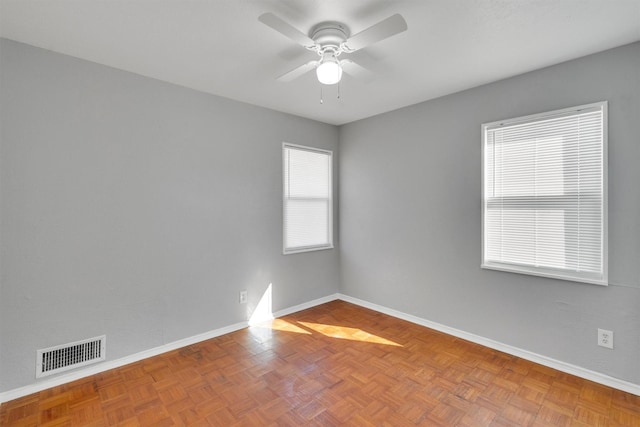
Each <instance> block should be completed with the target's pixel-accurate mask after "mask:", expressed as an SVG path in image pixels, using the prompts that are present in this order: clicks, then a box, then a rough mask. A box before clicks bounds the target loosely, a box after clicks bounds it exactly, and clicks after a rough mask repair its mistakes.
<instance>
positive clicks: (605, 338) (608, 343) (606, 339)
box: [598, 329, 613, 350]
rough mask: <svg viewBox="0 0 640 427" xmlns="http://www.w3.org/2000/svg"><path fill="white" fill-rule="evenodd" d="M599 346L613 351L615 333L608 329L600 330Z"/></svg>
mask: <svg viewBox="0 0 640 427" xmlns="http://www.w3.org/2000/svg"><path fill="white" fill-rule="evenodd" d="M598 345H599V346H600V347H606V348H610V349H611V350H613V332H612V331H607V330H606V329H598Z"/></svg>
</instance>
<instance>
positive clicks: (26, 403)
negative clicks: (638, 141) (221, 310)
mask: <svg viewBox="0 0 640 427" xmlns="http://www.w3.org/2000/svg"><path fill="white" fill-rule="evenodd" d="M0 423H1V424H2V425H3V426H36V425H41V426H108V425H121V426H173V425H176V426H184V425H189V426H224V427H227V426H302V425H311V426H338V425H351V426H400V427H401V426H415V425H420V426H607V425H610V426H636V427H637V426H640V397H638V396H634V395H632V394H628V393H624V392H621V391H618V390H614V389H611V388H608V387H604V386H602V385H599V384H596V383H593V382H590V381H587V380H583V379H580V378H577V377H574V376H571V375H567V374H564V373H562V372H559V371H555V370H553V369H549V368H547V367H544V366H540V365H537V364H535V363H531V362H528V361H525V360H522V359H519V358H517V357H513V356H509V355H507V354H504V353H501V352H498V351H495V350H491V349H488V348H486V347H482V346H480V345H476V344H472V343H469V342H467V341H463V340H460V339H457V338H454V337H451V336H448V335H445V334H442V333H439V332H435V331H433V330H430V329H427V328H424V327H421V326H418V325H415V324H412V323H408V322H405V321H402V320H399V319H396V318H393V317H390V316H387V315H384V314H381V313H377V312H374V311H370V310H367V309H364V308H361V307H358V306H354V305H351V304H349V303H346V302H343V301H333V302H330V303H327V304H323V305H321V306H318V307H314V308H312V309H309V310H305V311H302V312H298V313H295V314H293V315H290V316H286V317H283V318H281V319H277V320H275V321H273V322H272V323H271V324H270V325H269V326H262V327H251V328H247V329H244V330H241V331H237V332H234V333H231V334H227V335H224V336H221V337H218V338H214V339H211V340H208V341H205V342H202V343H199V344H195V345H191V346H189V347H185V348H182V349H179V350H175V351H171V352H168V353H165V354H162V355H159V356H156V357H153V358H149V359H146V360H144V361H140V362H137V363H133V364H130V365H127V366H123V367H121V368H118V369H113V370H111V371H108V372H104V373H101V374H98V375H95V376H92V377H89V378H84V379H81V380H78V381H75V382H73V383H70V384H66V385H62V386H59V387H55V388H53V389H50V390H45V391H42V392H40V393H36V394H33V395H30V396H26V397H23V398H20V399H17V400H14V401H11V402H7V403H5V404H3V405H2V407H1V408H0Z"/></svg>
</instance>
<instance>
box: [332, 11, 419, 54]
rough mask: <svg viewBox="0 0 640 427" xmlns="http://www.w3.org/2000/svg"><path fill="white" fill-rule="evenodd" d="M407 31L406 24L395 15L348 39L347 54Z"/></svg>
mask: <svg viewBox="0 0 640 427" xmlns="http://www.w3.org/2000/svg"><path fill="white" fill-rule="evenodd" d="M406 30H407V22H406V21H405V20H404V18H403V17H402V15H400V14H398V13H396V14H395V15H393V16H390V17H388V18H387V19H385V20H383V21H380V22H378V23H377V24H375V25H372V26H371V27H369V28H367V29H366V30H363V31H360V32H359V33H358V34H356V35H354V36H352V37H350V38H349V39H348V40H347V41H346V42H345V43H344V46H345V47H346V51H347V52H355V51H356V50H359V49H362V48H363V47H367V46H369V45H372V44H374V43H376V42H379V41H380V40H384V39H386V38H388V37H391V36H394V35H396V34H398V33H401V32H403V31H406Z"/></svg>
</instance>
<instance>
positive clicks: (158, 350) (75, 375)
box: [0, 294, 338, 403]
mask: <svg viewBox="0 0 640 427" xmlns="http://www.w3.org/2000/svg"><path fill="white" fill-rule="evenodd" d="M336 299H338V294H332V295H329V296H326V297H322V298H318V299H315V300H312V301H309V302H305V303H302V304H298V305H295V306H293V307H288V308H285V309H282V310H279V311H277V312H275V313H273V316H274V317H280V316H286V315H287V314H291V313H295V312H297V311H302V310H306V309H307V308H311V307H315V306H316V305H320V304H324V303H326V302H329V301H333V300H336ZM247 326H248V322H239V323H235V324H233V325H229V326H224V327H222V328H218V329H214V330H212V331H208V332H205V333H202V334H198V335H194V336H192V337H188V338H184V339H181V340H178V341H173V342H171V343H168V344H164V345H161V346H159V347H154V348H152V349H149V350H144V351H141V352H139V353H135V354H132V355H129V356H125V357H122V358H120V359H116V360H108V361H106V362H103V363H100V364H96V365H92V366H90V367H86V368H83V369H78V370H76V371H72V372H69V373H66V374H61V375H58V376H55V377H50V378H47V379H45V380H42V381H38V382H36V383H34V384H29V385H27V386H24V387H19V388H16V389H13V390H9V391H5V392H3V393H0V403H3V402H8V401H10V400H14V399H18V398H20V397H22V396H28V395H30V394H33V393H37V392H39V391H42V390H46V389H48V388H51V387H56V386H59V385H61V384H66V383H70V382H72V381H75V380H79V379H81V378H85V377H88V376H91V375H95V374H99V373H100V372H104V371H108V370H110V369H115V368H119V367H121V366H124V365H128V364H130V363H134V362H138V361H140V360H143V359H147V358H149V357H153V356H157V355H159V354H162V353H166V352H168V351H172V350H175V349H178V348H181V347H186V346H188V345H191V344H195V343H198V342H201V341H206V340H208V339H211V338H215V337H219V336H220V335H224V334H228V333H230V332H234V331H237V330H240V329H243V328H246V327H247Z"/></svg>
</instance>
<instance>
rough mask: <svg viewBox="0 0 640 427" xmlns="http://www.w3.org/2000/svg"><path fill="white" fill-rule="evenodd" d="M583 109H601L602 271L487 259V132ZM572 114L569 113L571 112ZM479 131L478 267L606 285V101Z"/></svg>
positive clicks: (486, 126) (493, 124) (489, 125)
mask: <svg viewBox="0 0 640 427" xmlns="http://www.w3.org/2000/svg"><path fill="white" fill-rule="evenodd" d="M587 109H600V110H601V112H602V177H601V178H602V205H601V212H602V222H601V230H600V232H601V239H602V240H601V266H602V274H601V276H600V277H588V276H589V275H585V274H584V273H583V275H580V274H579V272H576V273H575V274H572V272H571V271H570V270H563V269H558V270H557V272H556V271H555V270H554V269H552V268H549V267H535V266H527V265H519V264H509V263H501V262H497V261H492V260H488V259H487V255H486V252H487V230H486V228H487V227H486V212H487V200H488V199H487V195H486V194H485V182H486V170H487V164H486V161H487V160H486V155H485V151H486V148H487V135H488V132H489V131H490V130H492V129H496V128H498V127H501V126H505V125H507V126H513V125H521V124H527V123H534V122H540V121H544V120H548V119H552V118H556V117H563V116H564V117H567V116H572V115H578V114H580V113H581V112H582V111H584V110H587ZM572 113H573V114H572ZM481 131H482V148H481V151H482V160H481V161H482V163H481V171H482V172H481V175H482V177H481V178H482V183H481V186H482V199H481V214H482V239H481V247H482V252H481V265H480V267H481V268H482V269H488V270H497V271H506V272H511V273H519V274H526V275H532V276H540V277H548V278H554V279H560V280H568V281H573V282H580V283H588V284H595V285H601V286H607V285H608V154H607V151H608V102H607V101H601V102H595V103H591V104H584V105H580V106H576V107H569V108H563V109H559V110H553V111H547V112H542V113H537V114H531V115H527V116H521V117H515V118H511V119H506V120H498V121H494V122H490V123H484V124H482V125H481Z"/></svg>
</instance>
